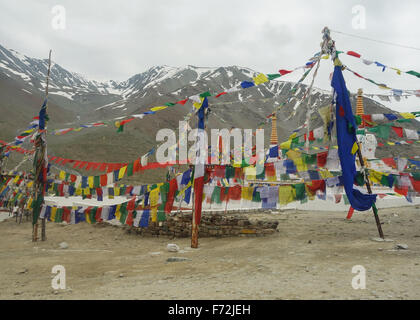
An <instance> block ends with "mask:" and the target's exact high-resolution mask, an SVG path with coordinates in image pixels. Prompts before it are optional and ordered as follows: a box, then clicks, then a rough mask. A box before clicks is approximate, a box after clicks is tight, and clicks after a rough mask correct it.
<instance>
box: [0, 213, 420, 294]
mask: <svg viewBox="0 0 420 320" xmlns="http://www.w3.org/2000/svg"><path fill="white" fill-rule="evenodd" d="M419 214H420V209H419V207H418V206H411V207H402V208H394V209H392V208H391V209H381V210H380V217H381V219H382V222H383V225H382V226H383V229H384V232H385V235H386V237H387V238H389V239H392V240H393V241H386V242H378V241H374V240H372V239H374V238H375V237H377V230H376V226H375V222H374V219H373V215H372V212H366V213H356V214H355V215H354V216H353V219H352V220H351V221H346V220H345V213H343V212H319V211H318V212H317V211H294V210H288V211H284V212H276V213H272V214H253V215H252V217H251V219H263V220H277V221H279V225H278V232H276V233H275V234H273V235H268V236H265V237H229V238H202V239H200V245H199V249H191V248H189V245H190V240H189V239H188V238H183V239H169V238H167V237H159V238H157V237H141V236H139V235H137V234H135V233H130V234H129V233H127V232H125V231H124V230H122V229H121V228H118V227H112V226H103V225H102V226H101V225H97V226H93V225H88V224H86V223H80V224H78V225H64V224H55V223H48V224H47V237H48V239H47V241H46V242H37V243H32V242H31V224H30V222H25V223H23V224H20V225H18V224H16V222H15V221H14V220H13V219H8V220H5V221H3V222H1V223H0V270H1V273H0V299H420V219H419ZM63 242H66V244H63ZM168 243H175V244H177V245H178V246H179V247H180V251H178V252H169V251H167V249H166V247H167V244H168ZM60 244H61V247H60ZM398 245H399V246H398ZM396 247H399V249H397V248H396ZM173 257H177V258H176V259H173ZM179 260H181V261H179ZM55 265H62V266H64V267H65V271H66V289H64V290H54V289H53V288H52V286H51V280H52V278H53V276H54V275H53V274H52V273H51V270H52V268H53V266H55ZM355 265H362V266H363V267H364V268H365V269H366V289H359V290H355V289H353V287H352V278H353V277H354V276H356V274H353V273H352V268H353V266H355Z"/></svg>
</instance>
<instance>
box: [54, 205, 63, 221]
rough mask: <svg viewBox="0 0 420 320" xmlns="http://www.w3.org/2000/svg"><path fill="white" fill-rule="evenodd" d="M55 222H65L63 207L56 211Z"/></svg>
mask: <svg viewBox="0 0 420 320" xmlns="http://www.w3.org/2000/svg"><path fill="white" fill-rule="evenodd" d="M54 222H63V208H58V209H57V211H56V212H55V221H54Z"/></svg>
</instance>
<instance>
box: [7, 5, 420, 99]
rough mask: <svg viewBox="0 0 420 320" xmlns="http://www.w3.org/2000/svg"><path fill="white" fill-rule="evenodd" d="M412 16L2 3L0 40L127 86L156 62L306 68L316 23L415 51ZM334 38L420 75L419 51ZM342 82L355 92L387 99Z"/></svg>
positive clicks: (387, 77) (402, 80)
mask: <svg viewBox="0 0 420 320" xmlns="http://www.w3.org/2000/svg"><path fill="white" fill-rule="evenodd" d="M359 4H360V5H363V6H364V7H365V9H366V28H365V29H359V30H355V29H354V28H353V27H352V20H353V19H354V17H355V14H353V13H352V8H353V7H354V6H355V5H359ZM55 5H63V6H64V7H65V9H66V28H65V29H64V30H55V29H54V28H53V27H52V25H51V21H52V19H53V17H54V14H53V13H52V12H51V10H52V8H53V7H54V6H55ZM419 12H420V1H419V0H412V1H411V0H404V1H394V0H365V1H363V0H358V1H353V0H346V1H343V0H339V1H338V0H336V1H331V0H329V1H324V0H318V1H313V0H308V1H304V0H301V1H299V0H297V1H296V0H295V1H291V0H288V1H282V0H259V1H249V0H240V1H239V0H228V1H227V0H222V1H219V0H208V1H203V0H194V1H193V0H159V1H151V0H148V1H145V0H142V1H141V0H136V1H134V0H124V1H111V0H108V1H107V0H89V1H87V0H85V1H80V0H71V1H70V0H68V1H59V0H56V1H49V0H44V1H34V0H19V1H13V0H0V21H1V23H0V43H1V44H2V45H3V46H5V47H7V48H12V49H15V50H17V51H19V52H21V53H23V54H25V55H28V56H31V57H36V58H46V57H47V54H48V50H49V49H50V48H51V49H53V60H54V61H55V62H57V63H58V64H60V65H61V66H63V67H64V68H66V69H68V70H70V71H74V72H78V73H80V74H82V75H85V76H86V77H88V78H90V79H95V80H109V79H113V80H120V81H121V80H126V79H127V78H128V77H130V76H132V75H134V74H136V73H140V72H142V71H145V70H146V69H147V68H149V67H152V66H155V65H170V66H186V65H195V66H208V67H218V66H229V65H239V66H245V67H249V68H252V69H255V70H257V71H260V72H265V73H274V72H277V71H278V70H279V69H281V68H282V69H288V68H293V67H296V66H300V65H303V64H305V63H306V62H307V58H309V57H310V56H312V55H313V53H315V52H317V51H318V50H319V44H320V42H321V30H322V28H323V27H324V26H329V27H330V28H331V29H333V30H338V31H342V32H346V33H351V34H357V35H360V36H363V37H369V38H375V39H379V40H383V41H389V42H394V43H399V44H404V45H407V46H413V47H418V48H420V22H419V21H418V13H419ZM332 36H333V38H334V39H335V40H336V45H337V48H338V49H339V50H345V51H347V50H354V51H358V52H360V53H361V54H362V55H363V56H364V57H365V58H366V59H371V60H375V61H379V62H381V63H384V64H386V65H389V66H394V67H398V68H400V69H402V70H417V71H419V72H420V50H412V49H405V48H400V47H395V46H389V45H384V44H380V43H376V42H370V41H366V40H360V39H355V38H352V37H348V36H345V35H342V34H336V33H332ZM342 60H343V62H344V63H346V64H348V65H349V67H352V68H353V69H354V70H355V71H357V72H359V73H360V74H362V75H364V76H366V77H368V78H371V79H373V80H375V81H377V82H383V83H386V84H388V85H389V86H391V87H395V88H400V89H420V79H417V78H415V77H413V76H410V75H404V74H403V75H401V76H398V75H396V74H395V72H393V71H391V70H387V71H385V72H381V69H380V68H378V67H375V66H366V65H364V64H362V63H361V61H360V60H358V59H355V58H353V57H348V56H342ZM331 70H332V63H331V61H323V63H322V65H321V71H320V74H319V75H318V78H317V79H316V81H315V85H316V86H318V87H321V88H324V89H329V80H328V75H329V73H330V72H331ZM298 76H299V75H295V76H294V77H298ZM345 76H346V79H347V82H348V85H349V88H350V90H352V91H353V92H354V91H356V90H357V88H358V87H363V88H364V89H365V92H367V93H369V92H372V93H373V92H382V93H387V92H386V91H378V88H377V87H375V86H373V85H371V84H369V83H367V82H364V81H363V80H359V79H354V77H353V76H352V75H351V74H349V73H346V74H345ZM288 77H289V78H288V79H290V80H294V78H293V76H292V75H290V76H288ZM288 79H286V77H284V80H288Z"/></svg>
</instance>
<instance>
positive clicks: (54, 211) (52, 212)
mask: <svg viewBox="0 0 420 320" xmlns="http://www.w3.org/2000/svg"><path fill="white" fill-rule="evenodd" d="M56 213H57V207H52V208H51V215H50V220H51V221H55V215H56Z"/></svg>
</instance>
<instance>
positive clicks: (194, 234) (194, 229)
mask: <svg viewBox="0 0 420 320" xmlns="http://www.w3.org/2000/svg"><path fill="white" fill-rule="evenodd" d="M191 201H192V211H191V212H192V223H191V248H194V249H197V248H198V225H197V222H196V219H195V199H194V189H191Z"/></svg>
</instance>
